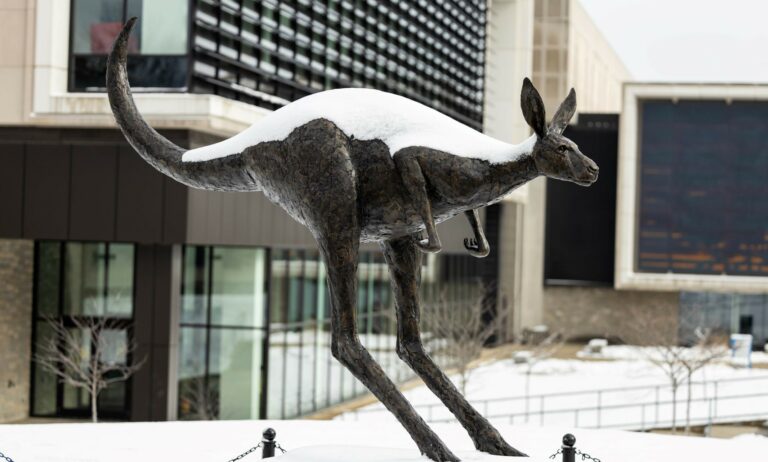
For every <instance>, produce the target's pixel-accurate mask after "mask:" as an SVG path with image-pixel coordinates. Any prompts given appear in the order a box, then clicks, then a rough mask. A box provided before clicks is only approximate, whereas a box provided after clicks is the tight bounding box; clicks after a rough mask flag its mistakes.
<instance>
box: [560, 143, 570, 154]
mask: <svg viewBox="0 0 768 462" xmlns="http://www.w3.org/2000/svg"><path fill="white" fill-rule="evenodd" d="M567 150H568V146H566V145H564V144H561V145H560V146H558V147H557V152H559V153H560V154H564V153H565V151H567Z"/></svg>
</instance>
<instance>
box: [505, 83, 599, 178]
mask: <svg viewBox="0 0 768 462" xmlns="http://www.w3.org/2000/svg"><path fill="white" fill-rule="evenodd" d="M520 104H521V106H522V108H523V115H524V116H525V121H526V122H528V125H530V126H531V128H533V131H534V132H535V133H536V144H534V146H533V152H532V156H533V160H534V162H535V163H536V168H537V169H538V170H539V173H541V174H542V175H545V176H547V177H549V178H555V179H558V180H565V181H570V182H572V183H576V184H579V185H581V186H589V185H591V184H592V183H594V182H595V181H597V173H598V171H599V169H598V167H597V164H595V163H594V162H593V161H592V159H590V158H589V157H587V156H585V155H584V154H582V153H581V151H579V147H578V146H576V143H574V142H573V141H571V140H569V139H568V138H566V137H564V136H563V130H565V127H567V126H568V121H569V120H571V117H573V114H574V112H576V92H575V91H574V90H573V89H571V91H570V93H568V96H567V97H566V98H565V100H563V103H562V104H561V105H560V107H559V108H558V109H557V112H556V113H555V116H554V117H552V122H550V124H549V127H547V125H546V117H545V114H544V102H543V101H542V100H541V96H540V95H539V92H538V91H536V88H535V87H534V86H533V84H532V83H531V81H530V80H528V79H527V78H526V79H525V80H524V81H523V91H522V94H521V95H520Z"/></svg>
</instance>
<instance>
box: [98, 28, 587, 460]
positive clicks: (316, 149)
mask: <svg viewBox="0 0 768 462" xmlns="http://www.w3.org/2000/svg"><path fill="white" fill-rule="evenodd" d="M135 21H136V18H133V19H131V20H130V21H128V23H126V25H125V27H124V28H123V30H122V31H121V32H120V34H119V36H118V37H117V38H116V40H115V43H114V45H113V48H112V51H111V53H110V55H109V61H108V64H107V92H108V96H109V102H110V105H111V108H112V112H113V113H114V116H115V120H116V121H117V124H118V126H119V127H120V129H121V130H122V132H123V134H124V135H125V137H126V138H127V140H128V142H129V143H130V144H131V145H132V146H133V148H134V149H135V150H136V151H137V152H138V153H139V155H140V156H141V157H142V158H144V160H146V161H147V162H148V163H149V164H151V165H152V166H153V167H155V168H156V169H157V170H159V171H160V172H162V173H164V174H165V175H168V176H170V177H171V178H173V179H175V180H177V181H179V182H181V183H183V184H185V185H187V186H190V187H192V188H201V189H208V190H216V191H262V192H263V193H264V194H266V196H267V197H268V198H269V199H270V200H271V201H273V202H275V203H277V204H278V205H280V206H281V207H282V208H283V209H285V211H286V212H288V214H290V215H291V216H292V217H293V218H294V219H296V220H297V221H299V222H300V223H302V224H303V225H305V226H306V227H307V228H308V229H309V230H310V231H311V233H312V235H313V236H314V237H315V239H316V240H317V243H318V246H319V248H320V251H321V253H322V256H323V259H324V261H325V264H326V266H327V274H328V285H329V290H330V296H331V307H332V308H331V310H332V312H331V335H332V343H331V351H332V354H333V356H334V357H335V358H336V359H337V360H338V361H340V362H341V363H342V364H343V365H344V366H345V367H347V368H348V369H349V370H350V371H351V372H352V373H353V374H354V375H355V377H357V379H358V380H360V381H361V382H362V383H363V384H364V385H365V386H366V387H367V388H368V389H369V390H370V391H371V392H372V393H373V394H374V395H376V397H377V398H378V399H379V400H380V401H381V402H382V403H383V404H384V405H385V406H386V407H387V409H388V410H389V411H390V412H392V414H394V416H395V417H396V418H397V420H398V421H399V422H400V423H401V424H402V425H403V427H405V429H406V430H407V431H408V433H409V434H410V436H411V438H412V439H413V440H414V442H415V443H416V445H417V446H418V448H419V450H420V451H421V453H422V454H424V455H426V456H427V457H429V458H431V459H432V460H435V461H458V460H459V459H458V458H457V457H456V456H455V455H453V453H452V452H451V451H450V450H449V449H448V448H447V447H446V445H445V444H444V443H443V442H442V441H441V440H440V438H438V436H437V435H436V434H435V433H434V432H433V431H432V430H431V429H430V428H429V426H428V425H427V424H426V423H425V422H424V420H423V419H422V418H421V417H420V416H419V415H418V414H417V413H416V411H415V410H414V409H413V407H412V406H411V404H410V403H409V402H408V401H407V400H406V399H405V397H404V396H403V395H402V393H400V391H399V390H398V389H397V387H396V386H395V384H394V383H393V382H392V381H391V380H390V379H389V378H388V377H387V376H386V375H385V374H384V371H383V370H382V369H381V367H380V366H379V365H378V364H377V363H376V362H375V361H374V360H373V358H372V357H371V355H370V354H369V353H368V351H367V350H366V349H365V348H364V347H363V345H362V344H361V343H360V339H359V338H358V334H357V322H356V311H357V310H356V302H357V294H356V292H357V276H356V273H357V262H358V248H359V245H360V242H372V241H376V242H379V243H380V245H381V248H382V250H383V252H384V256H385V259H386V262H387V265H388V266H389V272H390V276H391V281H392V285H393V288H394V295H395V302H396V303H395V304H396V310H397V325H398V326H397V346H396V348H397V354H398V356H399V357H400V358H401V359H402V360H403V361H405V362H406V363H407V364H408V365H409V366H410V367H411V368H412V369H413V370H414V371H415V372H416V374H418V375H419V376H420V377H421V378H422V379H423V380H424V382H425V383H426V384H427V386H428V387H429V388H430V390H432V392H434V393H435V394H436V395H437V396H438V397H439V398H440V399H441V400H442V402H443V403H444V404H445V405H446V406H447V407H448V408H449V409H450V411H451V412H452V413H453V414H454V415H455V416H456V418H457V419H458V421H459V422H460V423H461V425H462V426H463V427H464V428H465V429H466V431H467V432H468V433H469V435H470V437H471V438H472V441H473V442H474V444H475V447H476V448H477V449H478V450H480V451H484V452H487V453H490V454H495V455H504V456H525V454H523V453H522V452H520V451H518V450H517V449H515V448H513V447H512V446H510V445H509V444H508V443H507V442H506V441H505V440H504V439H503V438H502V436H501V435H500V434H499V432H498V431H497V430H496V429H495V428H494V427H493V426H491V424H490V423H489V422H488V421H487V420H486V419H485V418H484V417H483V416H482V415H481V414H480V413H479V412H477V411H476V410H475V409H474V408H473V407H472V406H471V405H470V404H469V403H468V402H467V400H466V399H465V398H464V397H463V396H462V395H461V393H460V392H459V391H458V390H457V388H456V387H455V386H454V385H453V383H452V382H451V381H450V380H449V379H448V377H447V376H446V375H445V374H444V373H443V372H442V371H441V370H440V368H439V367H438V366H437V365H436V364H435V363H434V362H433V361H432V359H431V358H430V357H429V355H428V354H427V353H426V352H425V350H424V347H423V345H422V342H421V334H420V331H419V300H418V288H419V283H420V271H421V259H422V256H421V253H422V252H436V251H438V250H440V239H439V237H438V235H437V232H436V230H435V224H436V223H440V222H442V221H444V220H447V219H449V218H451V217H453V216H455V215H458V214H460V213H464V214H465V215H466V216H467V218H468V220H469V223H470V225H471V227H472V230H473V233H474V237H473V238H471V239H465V240H464V246H465V247H466V249H467V250H468V251H469V253H471V254H472V255H474V256H476V257H484V256H486V255H487V254H488V252H489V247H488V242H487V240H486V239H485V236H484V234H483V230H482V227H481V225H480V221H479V219H478V214H477V209H478V208H480V207H484V206H486V205H489V204H493V203H495V202H498V201H500V200H501V199H502V198H503V197H504V196H505V195H506V194H507V193H509V192H510V191H512V190H513V189H515V188H517V187H519V186H521V185H523V184H525V183H527V182H528V181H531V180H533V179H534V178H536V177H538V176H541V175H544V176H547V177H550V178H556V179H560V180H565V181H571V182H574V183H578V184H580V185H583V186H588V185H590V184H592V183H593V182H595V181H596V180H597V174H598V168H597V165H595V163H594V162H592V160H590V159H589V158H587V157H586V156H584V155H583V154H582V153H581V152H580V151H579V148H578V147H577V146H576V144H574V143H573V142H572V141H570V140H569V139H567V138H565V137H563V136H562V132H563V130H564V129H565V127H566V126H567V125H568V121H569V120H570V119H571V117H572V116H573V114H574V112H575V110H576V95H575V92H574V91H573V90H571V91H570V93H569V94H568V97H567V98H566V99H565V100H564V102H563V103H562V104H561V106H560V108H559V109H558V110H557V113H556V114H555V115H554V117H553V118H552V121H551V123H550V124H549V126H547V125H546V123H545V114H544V103H543V102H542V100H541V97H540V96H539V93H538V92H537V91H536V89H535V88H534V86H533V84H532V83H531V82H530V80H528V79H525V81H524V83H523V89H522V99H521V102H522V109H523V114H524V116H525V120H526V121H527V123H528V124H529V125H530V126H531V128H533V131H534V132H535V133H534V135H533V136H531V137H530V138H529V139H527V140H526V141H524V142H523V143H521V144H519V145H511V144H507V143H503V142H501V141H498V140H495V139H493V138H491V137H488V136H486V135H483V134H482V133H480V132H477V131H475V130H473V129H471V128H469V127H467V126H465V125H463V124H461V123H459V122H456V121H454V120H453V119H451V118H449V117H447V116H445V115H443V114H441V113H439V112H437V111H435V110H433V109H431V108H428V107H427V106H424V105H422V104H419V103H417V102H414V101H411V100H409V99H406V98H403V97H400V96H397V95H393V94H390V93H385V92H381V91H377V90H367V89H339V90H328V91H324V92H320V93H316V94H313V95H310V96H307V97H305V98H302V99H299V100H297V101H295V102H293V103H291V104H288V105H286V106H284V107H282V108H280V109H278V110H276V111H274V112H273V113H271V114H269V115H268V116H266V117H264V118H263V119H261V120H259V121H257V122H256V123H255V124H254V125H253V126H251V127H250V128H248V129H246V130H245V131H243V132H242V133H240V134H239V135H236V136H234V137H232V138H230V139H228V140H225V141H222V142H220V143H216V144H213V145H211V146H207V147H202V148H198V149H192V150H188V151H187V150H184V149H182V148H180V147H179V146H176V145H174V144H173V143H171V142H170V141H168V140H167V139H166V138H164V137H162V136H161V135H160V134H158V133H157V132H156V131H155V130H154V129H152V128H151V127H150V126H149V125H148V124H147V122H146V121H145V120H144V119H143V118H142V116H141V115H140V114H139V112H138V110H137V109H136V106H135V103H134V101H133V98H132V96H131V90H130V86H129V84H128V77H127V73H126V60H127V41H128V36H129V34H130V32H131V29H132V27H133V25H134V23H135ZM423 231H426V238H422V232H423Z"/></svg>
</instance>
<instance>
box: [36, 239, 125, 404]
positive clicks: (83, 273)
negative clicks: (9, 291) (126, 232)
mask: <svg viewBox="0 0 768 462" xmlns="http://www.w3.org/2000/svg"><path fill="white" fill-rule="evenodd" d="M35 261H36V271H35V288H34V290H35V294H36V296H35V307H34V312H35V340H34V348H35V352H37V351H39V350H38V348H40V346H41V345H43V342H48V341H49V340H50V336H51V335H52V334H53V331H52V329H51V327H50V325H49V324H48V323H49V318H51V317H52V320H53V321H54V322H62V323H64V324H65V325H72V323H74V322H75V321H78V320H79V321H81V322H86V323H87V321H88V319H90V318H91V317H99V318H107V320H108V321H109V322H110V323H112V322H113V321H114V323H115V324H114V327H110V328H109V329H107V330H106V331H103V334H104V337H103V338H104V339H105V346H106V350H105V352H104V354H103V356H102V358H101V360H102V361H106V362H112V363H123V364H124V363H126V361H129V360H130V358H128V357H127V351H128V345H129V338H130V337H129V329H130V327H131V318H132V317H133V284H134V247H133V245H130V244H114V243H102V242H88V243H82V242H38V243H37V246H36V256H35ZM110 325H111V326H112V324H110ZM117 326H120V327H117ZM76 334H78V336H79V338H80V339H81V341H82V345H81V348H82V351H83V352H84V354H85V356H84V357H85V358H86V361H87V358H88V355H89V354H92V351H93V345H91V341H92V336H91V332H90V330H89V329H88V328H83V329H81V330H80V331H79V332H76ZM32 369H33V371H32V381H33V383H34V389H33V396H32V414H33V415H36V416H42V415H47V416H53V415H60V416H73V417H82V416H87V415H90V398H89V395H88V393H87V391H85V390H83V389H80V388H74V387H72V386H69V385H66V384H63V383H61V382H59V381H58V380H57V379H56V378H55V377H54V376H52V375H51V374H50V373H48V372H46V371H44V370H43V369H42V368H41V367H39V366H38V365H36V364H35V365H33V368H32ZM127 386H128V384H127V382H116V383H113V384H112V385H110V386H109V387H108V388H106V389H105V390H103V391H102V392H101V393H100V394H99V401H98V411H99V414H101V415H103V416H105V417H107V418H109V417H112V418H125V417H127V415H128V408H127V405H128V401H127V393H126V390H127ZM59 397H61V399H59Z"/></svg>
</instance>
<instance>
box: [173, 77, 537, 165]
mask: <svg viewBox="0 0 768 462" xmlns="http://www.w3.org/2000/svg"><path fill="white" fill-rule="evenodd" d="M316 119H327V120H330V121H331V122H333V123H334V124H335V125H336V126H337V127H339V129H341V131H343V132H344V133H345V134H346V135H347V136H350V137H355V138H357V139H359V140H376V139H378V140H381V141H383V142H384V143H385V144H386V145H387V147H389V152H390V154H395V153H396V152H397V151H399V150H400V149H403V148H407V147H410V146H422V147H427V148H432V149H436V150H439V151H444V152H447V153H449V154H453V155H456V156H461V157H470V158H475V159H481V160H487V161H488V162H491V163H502V162H507V161H510V160H514V159H517V158H518V157H520V156H521V155H523V154H526V153H530V152H531V151H532V150H533V144H534V143H535V141H536V136H535V135H534V136H532V137H530V138H529V139H527V140H525V141H524V142H523V143H521V144H519V145H514V144H508V143H504V142H502V141H499V140H497V139H494V138H491V137H490V136H487V135H484V134H482V133H480V132H478V131H477V130H474V129H472V128H470V127H468V126H466V125H464V124H462V123H460V122H457V121H456V120H454V119H451V118H450V117H448V116H446V115H445V114H442V113H440V112H438V111H436V110H434V109H432V108H430V107H428V106H425V105H423V104H421V103H417V102H416V101H413V100H410V99H408V98H404V97H402V96H398V95H394V94H392V93H386V92H383V91H379V90H371V89H365V88H343V89H336V90H327V91H323V92H319V93H314V94H312V95H309V96H305V97H304V98H301V99H298V100H296V101H294V102H293V103H291V104H288V105H286V106H283V107H281V108H280V109H278V110H276V111H274V112H272V113H270V114H269V115H267V116H265V117H264V118H262V119H260V120H259V121H257V122H256V123H254V124H253V125H251V126H250V127H249V128H247V129H245V130H244V131H243V132H241V133H239V134H237V135H235V136H233V137H232V138H229V139H227V140H224V141H221V142H219V143H216V144H212V145H210V146H205V147H202V148H197V149H192V150H190V151H187V152H186V153H184V156H183V158H182V160H183V161H184V162H201V161H206V160H212V159H217V158H220V157H226V156H230V155H233V154H239V153H240V152H242V151H243V150H245V149H246V148H248V147H251V146H255V145H257V144H259V143H263V142H268V141H281V140H284V139H285V138H287V137H288V135H290V133H291V132H292V131H293V130H294V129H296V128H297V127H300V126H302V125H304V124H306V123H308V122H310V121H312V120H316Z"/></svg>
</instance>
